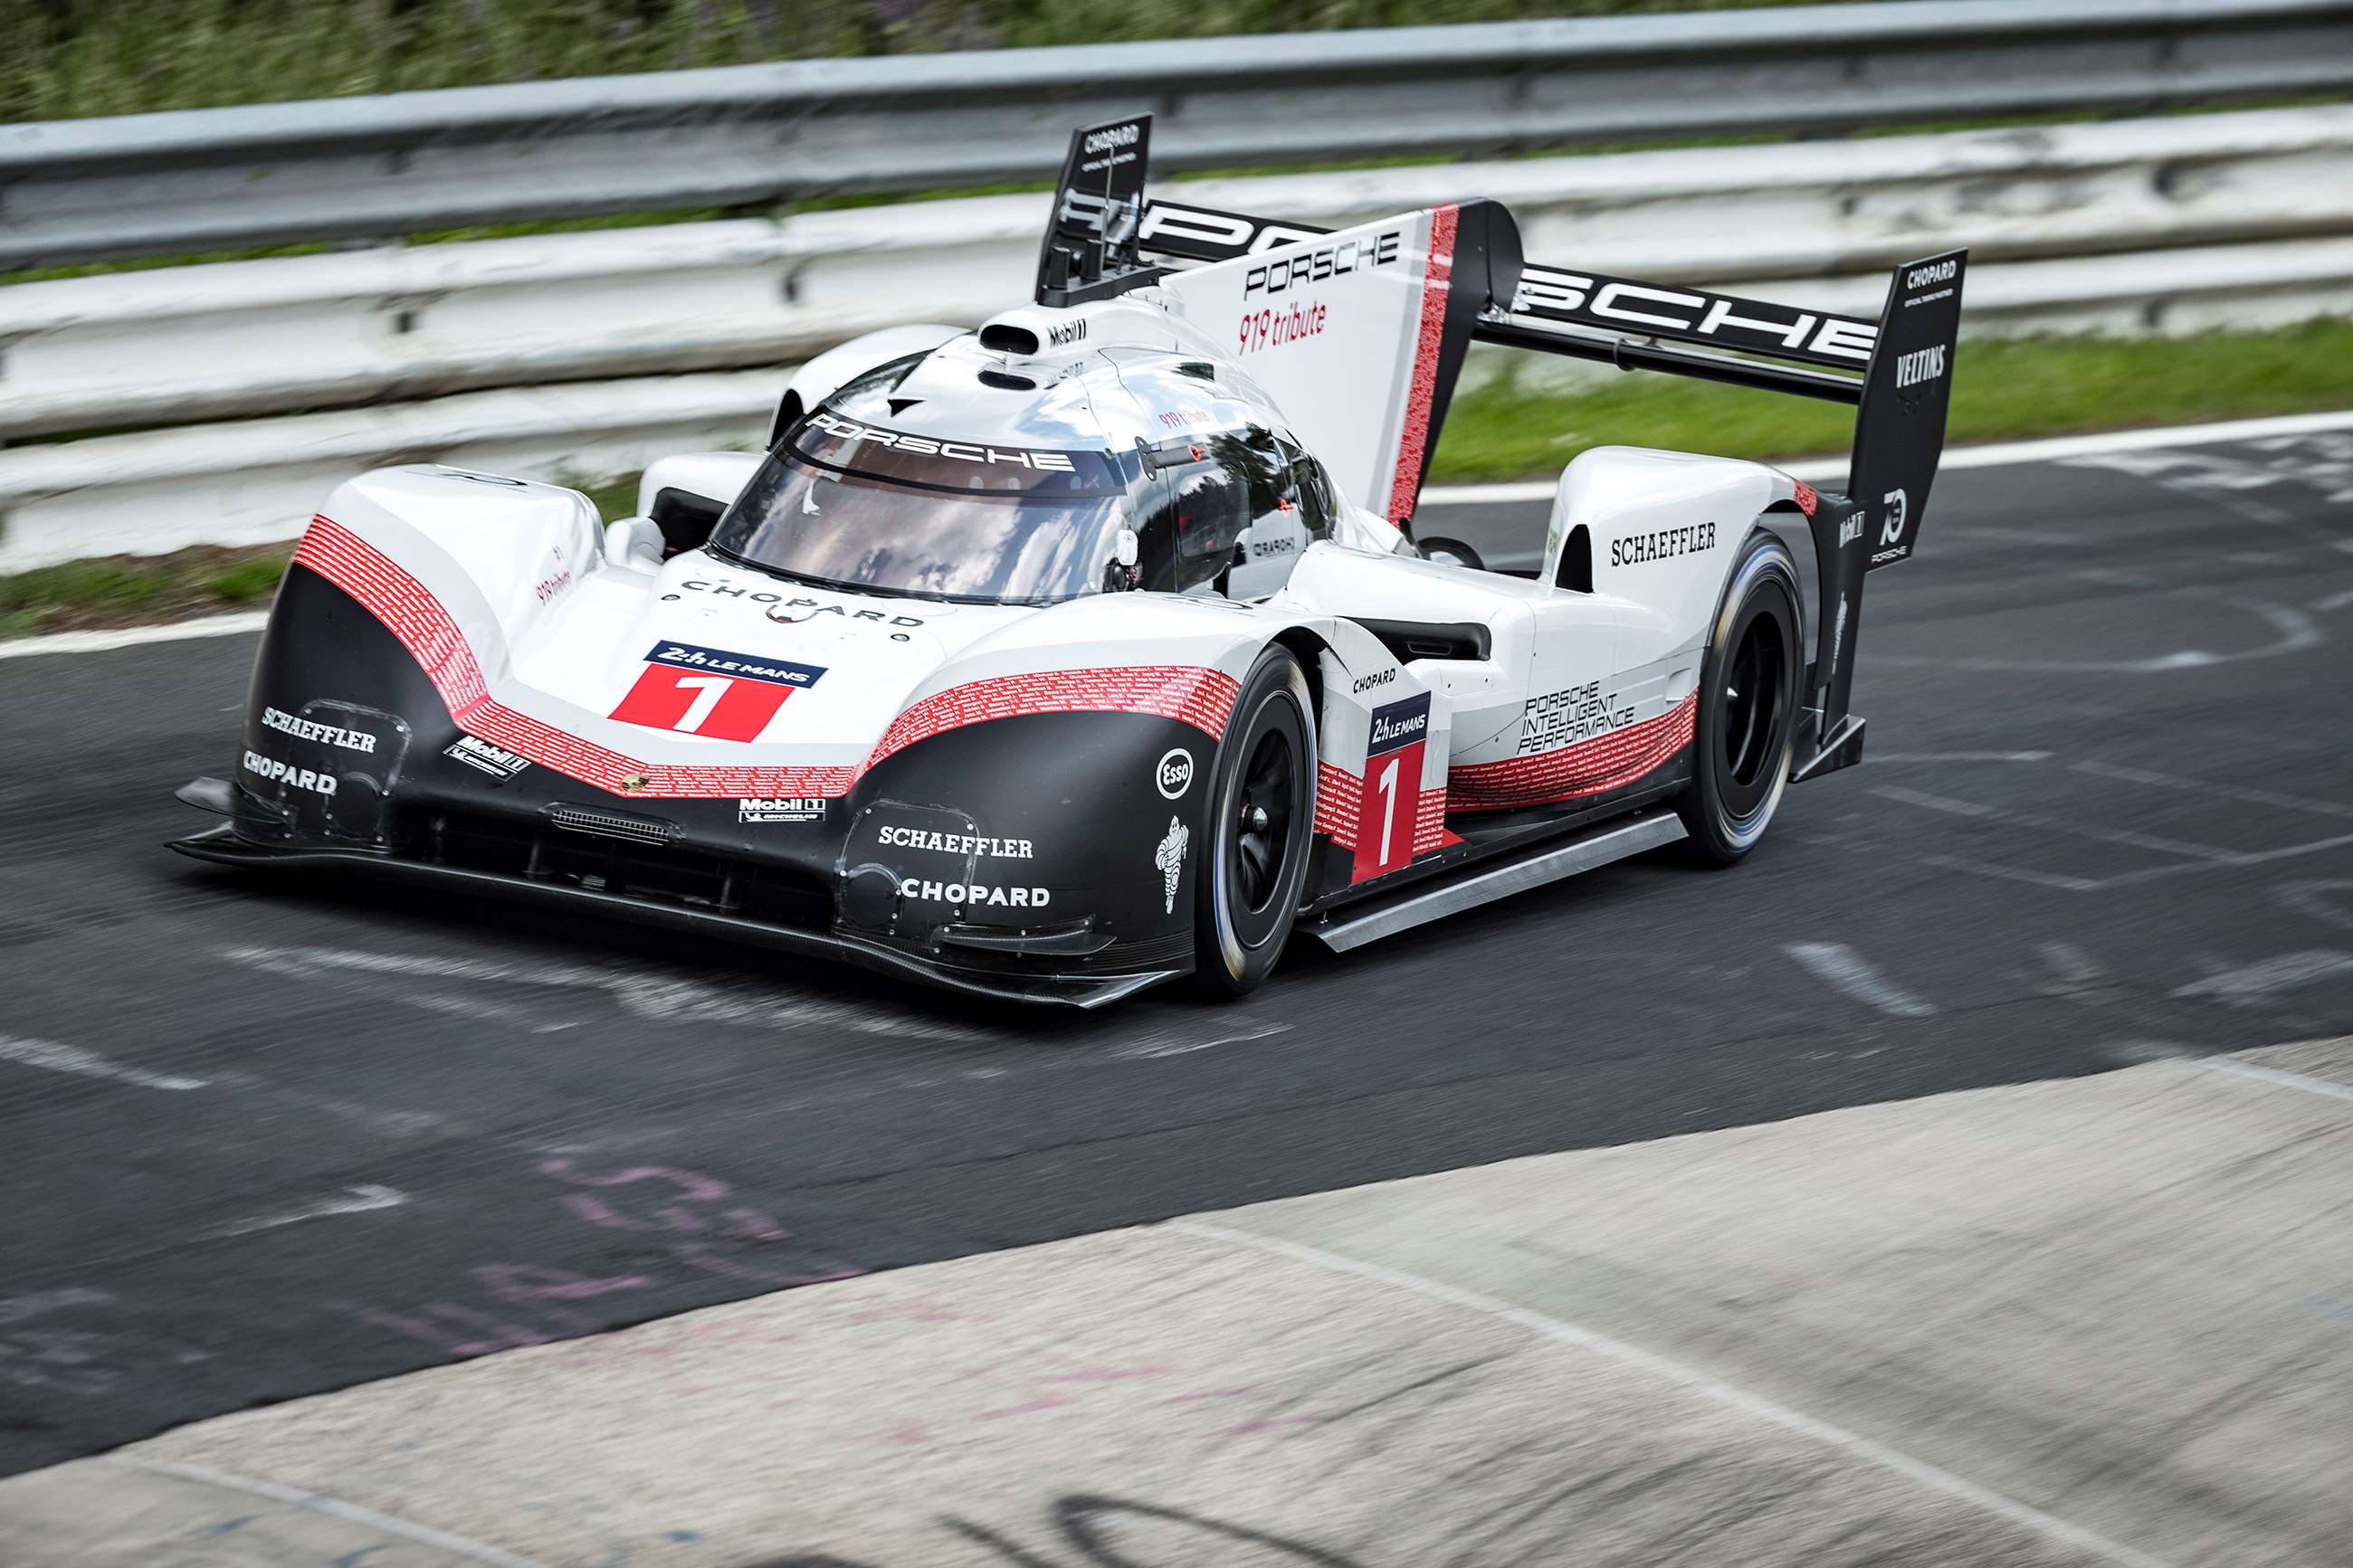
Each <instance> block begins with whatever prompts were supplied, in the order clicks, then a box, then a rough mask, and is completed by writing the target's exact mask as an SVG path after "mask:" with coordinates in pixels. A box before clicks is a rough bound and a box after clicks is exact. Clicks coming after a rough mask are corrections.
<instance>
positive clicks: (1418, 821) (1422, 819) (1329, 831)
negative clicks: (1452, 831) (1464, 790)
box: [1315, 762, 1451, 855]
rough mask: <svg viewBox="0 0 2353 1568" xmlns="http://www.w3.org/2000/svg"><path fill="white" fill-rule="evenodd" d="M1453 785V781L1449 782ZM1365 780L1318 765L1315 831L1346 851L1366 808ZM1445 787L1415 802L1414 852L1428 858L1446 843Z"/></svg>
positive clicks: (1328, 765) (1352, 844)
mask: <svg viewBox="0 0 2353 1568" xmlns="http://www.w3.org/2000/svg"><path fill="white" fill-rule="evenodd" d="M1450 782H1451V781H1450ZM1364 794H1365V781H1364V780H1362V779H1360V778H1358V777H1357V776H1356V774H1354V773H1348V772H1346V771H1345V770H1344V769H1341V768H1335V767H1334V766H1333V765H1332V764H1331V763H1325V762H1318V763H1316V764H1315V831H1316V832H1318V833H1321V834H1324V835H1327V836H1328V837H1330V838H1331V840H1332V842H1333V843H1335V844H1337V845H1338V846H1339V847H1341V848H1343V849H1354V848H1356V819H1357V817H1358V816H1360V815H1361V813H1362V809H1363V805H1364ZM1446 799H1447V794H1446V787H1445V786H1441V787H1440V788H1438V789H1424V790H1423V791H1422V792H1421V797H1420V798H1419V800H1417V801H1416V802H1415V803H1414V812H1413V852H1414V853H1415V854H1416V855H1427V854H1429V853H1430V851H1431V850H1433V849H1436V848H1439V847H1441V846H1442V845H1443V844H1444V843H1445V841H1446Z"/></svg>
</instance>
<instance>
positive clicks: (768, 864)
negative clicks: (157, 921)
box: [174, 118, 1965, 1005]
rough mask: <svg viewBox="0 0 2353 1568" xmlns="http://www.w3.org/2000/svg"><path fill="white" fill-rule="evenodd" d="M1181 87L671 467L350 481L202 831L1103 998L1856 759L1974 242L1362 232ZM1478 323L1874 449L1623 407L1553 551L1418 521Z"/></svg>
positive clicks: (966, 980)
mask: <svg viewBox="0 0 2353 1568" xmlns="http://www.w3.org/2000/svg"><path fill="white" fill-rule="evenodd" d="M1149 138H1150V124H1149V121H1148V120H1147V119H1143V118H1139V119H1135V120H1131V121H1120V122H1117V123H1113V124H1110V125H1102V126H1096V127H1093V128H1092V129H1089V130H1086V131H1083V132H1079V133H1078V134H1076V135H1075V136H1074V137H1073V138H1072V142H1071V155H1070V159H1069V162H1068V163H1067V164H1066V166H1065V170H1064V174H1063V178H1062V182H1061V186H1060V190H1059V192H1058V194H1057V197H1056V205H1055V209H1054V217H1053V220H1052V224H1051V226H1050V232H1049V234H1048V236H1047V238H1046V244H1045V247H1044V252H1043V256H1042V258H1041V260H1040V265H1039V279H1038V288H1037V294H1036V299H1035V300H1034V301H1033V302H1032V303H1029V304H1026V305H1022V306H1019V307H1017V308H1015V309H1011V310H1007V311H1005V312H1004V313H1003V314H1001V315H998V316H997V317H995V318H993V319H992V320H990V321H987V323H986V324H985V325H983V326H982V327H981V328H980V330H979V331H976V332H966V331H958V330H956V329H954V328H950V327H944V326H941V327H929V328H923V327H911V328H896V329H892V330H891V331H882V332H877V333H873V334H871V335H870V336H867V337H864V338H860V339H859V340H857V341H855V342H850V343H848V344H845V345H843V346H841V347H839V348H837V349H835V350H833V351H831V352H829V353H826V354H823V355H820V356H819V357H818V358H817V359H816V360H814V361H812V362H810V363H808V364H807V365H806V366H804V367H803V368H802V370H801V371H800V372H799V374H797V375H796V376H795V377H794V378H793V380H792V382H791V384H790V386H789V388H788V389H787V391H786V393H785V395H784V396H783V399H782V402H781V404H780V406H779V408H778V411H777V418H776V430H775V434H774V440H773V442H772V445H771V448H770V450H769V451H767V452H766V453H765V454H758V455H741V454H731V453H704V454H695V455H687V456H681V457H675V458H664V459H662V460H660V461H659V462H656V463H655V464H654V465H653V466H652V467H651V468H649V469H648V471H647V473H646V475H645V479H644V483H643V487H642V489H641V492H640V500H639V507H638V510H639V512H640V514H641V515H639V516H637V517H633V518H630V519H628V520H626V521H620V522H616V523H613V524H612V525H610V526H609V527H607V526H605V525H603V524H602V523H601V522H600V521H599V520H598V517H597V515H596V510H595V509H594V508H593V507H592V506H591V505H590V503H589V502H588V500H586V498H585V497H583V496H581V495H579V494H578V493H576V492H575V491H572V490H568V489H559V488H557V487H554V486H552V485H545V484H536V483H530V482H526V481H523V480H519V479H503V478H498V477H495V476H491V475H486V474H479V473H471V472H467V471H463V470H458V469H452V468H438V467H430V466H417V467H407V468H386V469H380V470H377V471H375V472H373V473H369V474H364V475H362V476H360V477H359V478H357V479H352V480H350V481H349V482H347V483H345V484H343V486H341V487H340V488H338V489H336V490H335V492H334V493H333V495H332V497H331V498H330V499H329V500H328V501H327V504H326V507H325V510H323V511H322V513H321V515H320V516H319V517H318V518H317V520H316V521H314V522H313V523H312V524H311V531H310V532H309V534H308V535H307V536H306V537H305V538H304V540H303V542H302V544H301V550H300V552H298V553H297V554H296V556H295V558H294V565H293V567H292V569H291V570H290V572H289V574H288V575H287V579H286V583H285V585H284V586H283V588H282V589H281V590H280V594H279V597H278V601H277V604H276V607H275V609H274V611H273V613H272V616H271V620H270V625H269V632H268V634H267V636H266V637H264V639H263V642H262V647H261V651H260V654H259V662H258V665H257V668H256V669H255V672H254V679H253V684H252V689H251V697H250V700H249V706H248V711H247V714H246V719H245V727H244V733H243V737H242V741H241V744H240V752H241V755H240V758H239V761H238V766H237V773H236V777H235V779H234V781H233V782H222V781H198V782H197V783H196V784H193V785H191V786H189V788H188V789H186V790H185V791H183V795H184V796H185V798H188V799H190V800H192V801H194V802H195V803H196V804H200V805H209V806H211V807H213V808H215V809H216V810H219V811H221V812H223V813H225V814H226V815H227V817H228V821H227V823H225V824H222V825H220V826H216V827H214V828H213V829H212V830H210V831H208V832H206V833H202V834H199V835H197V836H195V837H190V838H185V839H183V840H180V841H179V842H177V843H176V844H175V845H174V847H175V848H178V849H180V850H182V851H184V852H185V853H187V854H190V855H194V856H197V857H199V858H204V859H207V860H214V861H222V862H228V863H232V864H237V865H252V866H269V867H279V868H319V869H325V870H332V871H349V872H367V873H374V874H380V875H387V876H399V877H408V878H414V879H423V880H427V881H430V882H433V883H436V884H438V885H444V886H452V887H458V888H464V889H475V890H478V891H480V892H482V893H486V894H493V895H499V896H510V897H516V898H522V899H527V900H548V901H555V902H561V903H565V904H567V905H571V906H575V907H578V906H587V907H593V908H596V909H601V910H607V911H610V912H615V913H619V914H624V915H627V916H628V917H631V918H634V919H638V920H644V921H657V922H661V923H666V924H670V925H673V926H679V927H683V928H688V929H692V930H697V931H710V932H717V933H723V934H727V935H730V936H735V937H742V938H748V939H752V940H755V941H760V942H767V943H770V944H773V945H776V946H779V947H782V948H784V949H786V950H788V951H795V952H808V953H822V954H831V955H835V956H839V957H845V958H848V959H850V960H852V961H855V962H860V963H866V964H869V965H871V966H875V967H879V968H881V969H884V970H888V971H892V972H899V973H909V974H913V975H917V976H921V977H923V979H925V980H928V981H931V982H934V983H937V984H946V985H950V986H955V987H960V988H963V989H965V990H967V991H971V992H976V993H982V994H990V995H997V996H1009V997H1019V998H1028V999H1034V1000H1045V1001H1059V1002H1066V1003H1076V1004H1080V1005H1095V1004H1100V1003H1103V1002H1105V1001H1108V1000H1110V999H1112V998H1114V997H1117V996H1121V995H1124V994H1128V993H1131V992H1134V991H1135V990H1137V989H1139V988H1141V987H1144V986H1146V985H1149V984H1154V983H1155V982H1158V981H1162V980H1166V979H1170V978H1174V977H1176V976H1180V975H1185V974H1188V973H1189V974H1191V975H1193V976H1195V977H1197V979H1198V981H1199V982H1201V983H1202V984H1205V985H1206V986H1208V988H1209V989H1211V990H1213V991H1222V992H1226V993H1240V992H1243V991H1247V990H1249V989H1250V988H1251V987H1252V986H1254V985H1256V984H1259V982H1260V981H1261V980H1262V979H1263V978H1265V976H1266V974H1267V973H1268V971H1269V970H1270V969H1271V968H1272V967H1273V965H1274V963H1275V961H1276V959H1277V957H1278V955H1279V954H1280V953H1281V952H1282V948H1283V945H1284V943H1285V942H1287V941H1288V940H1289V939H1290V938H1291V937H1292V936H1293V934H1294V932H1295V931H1303V932H1305V933H1306V934H1308V935H1311V936H1313V937H1315V938H1317V939H1320V940H1322V941H1323V942H1326V943H1328V944H1330V945H1332V946H1334V947H1338V948H1345V947H1352V946H1355V945H1356V944H1358V943H1361V942H1367V941H1370V940H1373V939H1374V938H1377V937H1380V936H1385V935H1388V934H1390V933H1392V932H1395V931H1401V930H1404V929H1407V928H1408V927H1410V926H1412V925H1414V924H1417V923H1418V922H1420V921H1426V920H1430V919H1432V918H1434V917H1436V916H1438V915H1440V914H1443V913H1446V912H1448V911H1450V910H1459V909H1462V908H1465V907H1467V906H1469V905H1472V904H1475V903H1479V902H1482V901H1484V900H1490V899H1494V898H1498V897H1501V896H1504V894H1507V893H1510V892H1514V891H1516V890H1518V889H1523V888H1526V887H1529V886H1532V885H1534V884H1535V883H1537V882H1540V881H1544V880H1546V879H1552V878H1556V877H1561V876H1566V875H1568V874H1570V873H1572V872H1575V871H1578V870H1582V869H1586V868H1589V867H1592V866H1596V865H1599V864H1602V863H1605V862H1607V861H1609V860H1612V859H1616V858H1620V857H1622V856H1625V855H1630V854H1633V853H1635V852H1637V851H1640V850H1643V849H1647V848H1650V847H1653V846H1658V845H1663V844H1667V843H1670V842H1672V841H1674V840H1678V839H1687V840H1688V841H1689V844H1690V847H1691V849H1692V851H1693V852H1694V854H1695V855H1696V856H1697V857H1699V858H1702V859H1704V860H1710V861H1716V862H1729V861H1732V860H1736V859H1737V858H1739V857H1741V856H1742V855H1743V854H1745V853H1746V852H1747V851H1748V850H1749V849H1750V848H1751V847H1753V846H1754V845H1755V844H1756V843H1757V840H1758V838H1759V837H1761V836H1762V835H1763V834H1764V832H1765V830H1766V827H1767V825H1768V824H1769V823H1770V822H1771V821H1772V818H1773V815H1774V811H1775V808H1776V806H1777V805H1778V803H1779V801H1780V799H1781V795H1782V791H1783V789H1784V787H1785V786H1786V785H1787V784H1788V782H1789V781H1790V780H1792V779H1803V778H1807V777H1810V776H1812V775H1814V774H1817V773H1822V772H1825V771H1827V770H1829V769H1831V768H1835V767H1839V766H1841V765H1843V764H1844V763H1851V762H1852V761H1854V760H1855V758H1856V757H1857V756H1858V755H1859V754H1860V752H1861V749H1862V721H1861V720H1859V719H1857V718H1854V717H1853V716H1852V715H1851V714H1850V713H1849V712H1848V711H1847V693H1848V689H1849V687H1850V684H1851V681H1852V672H1853V668H1854V657H1855V640H1856V628H1857V616H1858V611H1859V608H1860V605H1861V600H1862V582H1863V574H1864V573H1865V572H1866V571H1867V570H1869V569H1870V568H1872V567H1874V566H1879V565H1884V564H1886V563H1890V562H1894V561H1899V560H1902V559H1904V558H1905V556H1907V555H1908V554H1910V552H1911V551H1912V547H1913V544H1914V542H1915V540H1916V539H1917V537H1918V534H1919V529H1920V522H1921V517H1922V513H1923V510H1924V509H1925V506H1926V500H1927V496H1928V489H1929V484H1930V481H1931V480H1932V479H1933V478H1934V477H1935V473H1936V459H1937V454H1938V451H1939V450H1940V448H1941V447H1942V444H1943V438H1944V426H1945V410H1946V404H1947V392H1948V389H1949V387H1950V384H1951V382H1950V377H1951V374H1952V362H1953V342H1954V333H1955V330H1956V328H1957V324H1958V320H1959V309H1960V290H1961V279H1962V271H1963V268H1964V264H1965V257H1964V255H1963V254H1962V253H1954V254H1951V255H1947V256H1940V257H1935V258H1929V259H1927V260H1925V261H1920V262H1916V263H1914V264H1911V265H1909V266H1906V267H1904V268H1898V269H1897V271H1896V274H1895V279H1894V288H1893V289H1892V290H1891V292H1890V294H1889V297H1888V300H1887V304H1886V307H1885V310H1884V311H1883V314H1882V316H1881V319H1880V320H1879V321H1877V322H1872V321H1859V320H1853V319H1849V318H1845V317H1840V316H1833V315H1827V314H1824V313H1822V312H1820V311H1810V310H1794V309H1790V308H1788V307H1784V306H1778V305H1769V304H1765V303H1761V302H1758V301H1756V300H1743V299H1737V298H1734V297H1731V296H1726V295H1720V294H1714V293H1709V292H1705V291H1703V290H1700V289H1692V288H1687V287H1682V286H1676V287H1662V286H1657V285H1652V284H1647V283H1641V282H1636V281H1633V280H1630V279H1614V278H1605V277H1600V276H1596V275H1590V274H1579V273H1572V272H1568V271H1565V270H1561V269H1557V268H1543V267H1535V266H1524V265H1523V264H1522V259H1521V256H1520V247H1519V238H1518V231H1517V229H1516V228H1515V226H1514V224H1513V221H1512V218H1511V215H1510V214H1509V213H1507V212H1505V211H1504V209H1503V208H1502V207H1501V206H1498V205H1495V204H1494V203H1493V202H1487V201H1475V200H1466V201H1464V202H1461V203H1460V204H1459V205H1449V206H1440V207H1436V208H1432V209H1430V210H1426V211H1420V212H1411V213H1406V214H1402V215H1400V216H1396V217H1392V218H1388V219H1385V220H1383V221H1381V222H1378V223H1368V224H1364V225H1361V226H1356V227H1354V228H1350V229H1345V230H1342V231H1339V232H1336V233H1323V232H1319V231H1316V230H1313V229H1309V228H1304V227H1301V226H1287V225H1284V224H1282V223H1280V222H1274V221H1270V220H1267V219H1264V218H1258V217H1250V216H1242V215H1239V214H1232V213H1222V212H1215V211H1210V210H1208V209H1204V208H1199V207H1189V206H1185V205H1179V204H1176V203H1170V202H1166V201H1150V202H1147V201H1146V199H1145V195H1144V174H1145V161H1146V151H1147V148H1148V146H1149ZM1473 342H1493V343H1503V344H1513V345H1518V346H1520V347H1524V348H1529V349H1535V350H1540V351H1544V352H1548V353H1567V354H1572V355H1578V356H1582V357H1586V358H1591V359H1598V360H1601V361H1604V362H1609V363H1618V364H1620V365H1621V366H1626V367H1640V368H1647V369H1653V370H1663V371H1670V372H1679V373H1683V374H1696V375H1703V376H1710V377H1714V378H1716V379H1719V380H1724V381H1729V382H1735V383H1739V384H1747V385H1755V386H1763V387H1770V388H1775V389H1778V390H1783V391H1788V392H1793V393H1799V394H1803V395H1813V396H1820V397H1826V398H1831V399H1833V400H1836V401H1840V402H1844V403H1848V404H1852V405H1858V406H1859V408H1860V414H1859V417H1858V425H1857V434H1856V446H1855V458H1854V468H1853V475H1852V484H1851V485H1850V495H1851V496H1852V498H1853V499H1849V497H1846V496H1839V495H1835V494H1831V493H1829V492H1817V491H1815V490H1814V489H1810V488H1809V487H1808V486H1806V485H1804V484H1801V483H1799V482H1797V481H1796V480H1793V479H1790V478H1788V476H1787V475H1785V474H1782V473H1780V472H1778V471H1777V470H1775V469H1773V468H1767V467H1764V466H1761V465H1759V464H1756V463H1750V462H1741V461H1735V460H1732V459H1728V458H1708V457H1694V456H1689V455H1686V454H1683V453H1674V452H1660V451H1649V450H1642V449H1637V448H1630V447H1603V448H1600V449H1598V450H1594V451H1590V452H1587V453H1586V454H1584V455H1583V456H1581V457H1579V458H1577V459H1576V461H1574V462H1572V463H1570V464H1569V465H1568V467H1567V471H1566V472H1564V473H1563V474H1562V475H1561V478H1560V483H1559V486H1558V489H1557V490H1556V497H1555V500H1554V502H1553V508H1552V518H1551V524H1550V528H1549V531H1548V533H1547V536H1546V548H1545V553H1544V563H1543V566H1542V568H1541V570H1539V571H1538V572H1536V573H1535V574H1531V575H1525V576H1522V575H1512V574H1500V573H1493V572H1486V571H1482V570H1475V569H1471V568H1468V567H1466V566H1464V565H1461V564H1458V563H1446V562H1442V561H1437V560H1430V559H1425V558H1424V557H1423V555H1422V554H1421V552H1419V550H1418V549H1417V548H1416V547H1415V545H1414V544H1413V542H1411V538H1410V527H1411V519H1412V516H1413V511H1414V502H1415V498H1416V496H1417V494H1418V493H1419V489H1420V486H1421V481H1422V476H1423V473H1424V470H1425V468H1426V467H1427V465H1428V462H1429V458H1430V451H1431V448H1432V447H1434V446H1435V445H1436V443H1437V439H1438V433H1439V426H1440V421H1441V420H1442V419H1443V417H1444V416H1445V412H1446V407H1447V403H1448V399H1449V397H1450V395H1451V392H1452V390H1453V386H1454V384H1455V380H1456V377H1457V374H1458V373H1459V372H1460V371H1461V365H1462V362H1463V357H1464V355H1465V353H1467V352H1468V351H1469V349H1470V347H1471V345H1472V343H1473ZM1711 349H1713V350H1714V351H1715V352H1710V351H1711ZM1841 371H1845V372H1852V373H1853V374H1840V373H1841Z"/></svg>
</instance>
